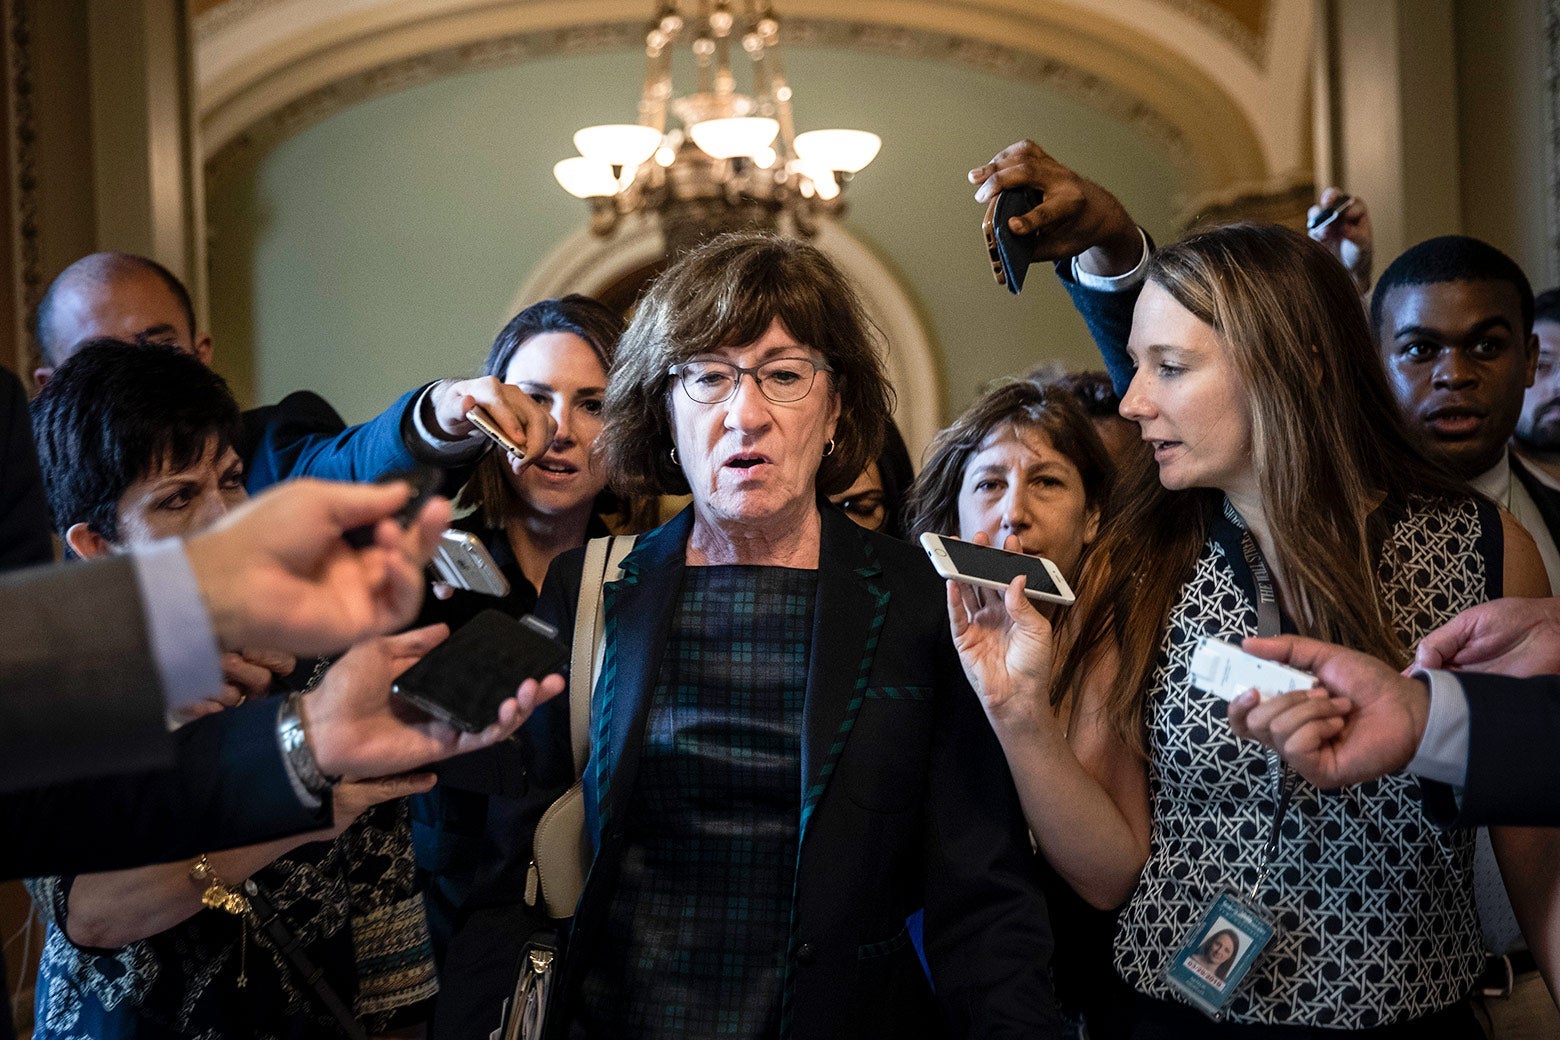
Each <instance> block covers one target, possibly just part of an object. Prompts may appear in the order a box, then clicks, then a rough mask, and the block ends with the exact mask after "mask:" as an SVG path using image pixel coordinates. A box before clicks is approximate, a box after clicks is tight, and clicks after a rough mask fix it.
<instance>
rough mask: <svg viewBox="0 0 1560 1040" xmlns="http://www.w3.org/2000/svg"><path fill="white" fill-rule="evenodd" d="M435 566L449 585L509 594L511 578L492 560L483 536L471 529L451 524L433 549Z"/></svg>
mask: <svg viewBox="0 0 1560 1040" xmlns="http://www.w3.org/2000/svg"><path fill="white" fill-rule="evenodd" d="M433 569H434V571H435V572H436V573H437V574H438V575H439V580H440V581H442V582H444V584H446V585H453V586H455V587H456V588H457V589H465V590H466V591H467V592H480V593H482V594H483V595H484V596H507V595H509V579H507V578H505V577H504V572H503V571H501V570H499V569H498V564H497V563H495V562H493V556H492V554H490V553H489V552H488V551H487V547H486V546H484V545H483V544H482V539H480V538H478V537H477V536H476V535H474V534H472V533H471V532H470V531H457V530H455V529H454V528H451V529H450V530H448V531H445V532H444V533H443V534H442V535H440V536H439V547H438V548H437V549H436V550H434V554H433Z"/></svg>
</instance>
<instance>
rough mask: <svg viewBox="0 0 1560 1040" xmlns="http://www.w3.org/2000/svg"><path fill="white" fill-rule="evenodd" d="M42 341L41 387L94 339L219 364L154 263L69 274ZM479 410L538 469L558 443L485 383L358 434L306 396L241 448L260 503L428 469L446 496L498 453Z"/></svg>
mask: <svg viewBox="0 0 1560 1040" xmlns="http://www.w3.org/2000/svg"><path fill="white" fill-rule="evenodd" d="M37 333H38V345H39V348H40V349H41V350H42V352H43V364H42V365H40V366H39V367H38V368H37V369H36V370H35V371H34V373H33V375H34V378H35V379H36V381H37V383H38V385H39V386H43V385H44V384H46V383H47V382H48V381H49V378H50V377H51V376H52V375H53V374H54V370H55V369H56V368H57V367H59V366H60V365H62V364H64V363H65V362H66V361H67V360H69V358H70V357H71V356H72V355H73V354H74V353H75V352H76V351H77V350H79V349H80V348H81V346H82V345H83V344H85V343H87V342H89V341H91V340H94V339H101V338H109V339H118V340H123V341H125V342H129V343H136V344H140V345H148V344H163V345H166V346H172V347H176V348H178V349H179V350H182V351H184V352H185V353H187V354H193V355H195V356H196V357H197V358H199V359H200V360H201V362H202V363H205V364H210V363H211V357H212V341H211V336H210V335H209V334H207V333H204V332H198V331H197V330H196V328H195V310H194V307H193V306H192V304H191V302H190V296H189V292H188V290H186V289H185V287H184V285H183V283H181V282H180V281H179V280H178V279H177V278H176V277H174V275H173V274H172V272H170V271H168V269H167V268H165V267H163V266H162V265H161V264H158V263H157V262H156V261H154V260H151V259H148V258H147V257H143V256H135V255H133V254H129V253H93V254H92V255H90V256H86V257H83V258H82V259H80V260H77V261H76V262H75V263H73V264H71V265H70V266H69V267H67V268H66V269H65V270H64V271H63V272H61V273H60V275H59V276H58V277H57V278H55V279H54V281H53V282H52V283H51V284H50V285H49V288H48V290H47V291H46V292H45V293H44V296H43V299H42V300H41V301H39V304H38V317H37ZM477 405H480V406H481V407H482V408H484V409H486V410H487V412H488V413H489V414H490V415H492V416H493V419H494V421H495V422H496V423H497V424H498V425H499V427H500V428H502V429H503V430H504V431H505V432H506V433H507V434H509V435H510V437H512V438H513V439H514V440H515V442H516V443H518V444H520V445H521V446H523V447H524V448H525V452H526V458H527V459H533V460H534V459H536V458H539V457H540V456H541V455H542V453H543V452H544V451H545V450H546V448H547V445H548V444H550V443H551V442H552V429H553V423H552V418H551V417H550V416H549V415H548V414H547V412H546V411H545V410H544V409H542V408H540V407H539V406H538V405H536V404H535V402H533V401H531V400H530V398H529V397H527V396H526V394H524V393H523V392H522V391H520V390H519V389H518V388H516V387H511V386H506V385H505V384H503V383H501V382H500V381H499V380H497V379H495V378H493V377H491V376H484V377H482V378H479V379H463V380H454V379H445V380H441V381H439V382H437V383H431V384H429V385H428V386H425V387H419V388H418V389H416V390H412V391H408V392H407V393H405V394H403V395H402V396H401V397H400V398H398V399H397V400H396V401H395V403H394V404H392V405H391V406H390V407H389V408H388V409H386V410H385V411H384V412H383V413H381V414H380V415H379V416H377V417H376V418H374V419H371V420H370V421H368V422H366V423H363V424H361V425H359V426H352V427H348V426H346V425H345V424H344V423H343V422H342V421H341V417H340V416H339V415H337V414H336V411H335V409H333V408H331V406H330V405H329V404H327V403H326V402H325V401H324V400H323V399H322V398H321V397H319V396H318V395H317V394H314V393H310V392H308V391H300V392H298V393H294V394H290V395H288V396H287V397H286V398H284V399H283V400H282V402H281V403H280V404H276V405H269V406H266V407H263V408H256V409H253V410H251V411H249V412H246V413H245V414H244V428H243V432H242V433H241V435H240V436H239V438H238V443H237V445H236V446H237V449H238V454H239V457H240V458H241V459H242V460H243V462H244V469H245V472H246V474H247V477H246V482H247V485H248V487H249V490H250V491H251V492H254V491H259V490H260V489H261V488H264V487H268V486H270V485H271V484H273V483H276V482H277V481H279V480H284V479H286V478H288V477H293V476H315V477H323V478H326V479H330V480H374V479H376V478H378V477H380V476H383V475H384V474H386V473H394V472H403V471H406V470H409V469H411V468H412V467H413V466H415V465H417V464H419V463H421V464H425V465H431V466H436V467H440V468H444V469H447V470H450V477H449V480H448V481H447V483H446V486H445V489H446V490H447V491H453V490H454V489H455V488H456V487H459V485H460V483H461V482H462V481H463V480H464V478H465V476H467V475H469V469H468V468H467V467H469V466H470V465H471V464H472V463H474V462H475V461H476V459H477V457H478V456H480V455H481V453H482V452H483V451H484V450H485V449H486V447H487V444H488V442H487V441H486V440H485V439H483V437H482V435H481V434H480V433H478V432H477V431H476V429H475V427H473V426H472V424H471V423H470V422H469V421H467V419H466V413H467V412H468V411H470V410H471V408H472V407H473V406H477ZM511 464H512V465H514V466H515V467H516V469H517V470H518V469H519V467H520V463H519V462H518V461H515V462H512V463H511Z"/></svg>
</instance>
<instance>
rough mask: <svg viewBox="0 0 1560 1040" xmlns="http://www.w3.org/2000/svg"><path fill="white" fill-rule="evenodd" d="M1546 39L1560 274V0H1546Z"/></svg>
mask: <svg viewBox="0 0 1560 1040" xmlns="http://www.w3.org/2000/svg"><path fill="white" fill-rule="evenodd" d="M1544 42H1545V54H1546V56H1547V57H1548V68H1547V69H1546V70H1545V73H1546V74H1545V77H1544V86H1545V94H1546V95H1547V96H1548V99H1549V134H1548V137H1547V143H1548V151H1549V156H1548V158H1549V271H1550V274H1551V276H1556V275H1560V0H1545V2H1544Z"/></svg>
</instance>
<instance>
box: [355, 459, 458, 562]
mask: <svg viewBox="0 0 1560 1040" xmlns="http://www.w3.org/2000/svg"><path fill="white" fill-rule="evenodd" d="M442 477H443V475H442V474H441V473H440V472H439V471H438V470H436V469H434V468H433V467H432V466H415V467H413V468H412V469H409V470H406V471H404V472H400V473H387V474H385V475H384V476H382V477H380V478H379V479H378V480H376V481H374V483H376V484H394V483H395V482H397V481H401V482H403V483H406V484H410V485H411V487H412V497H411V498H408V499H407V500H406V505H404V506H402V507H401V508H400V509H397V510H396V511H395V516H394V517H393V519H394V520H395V522H396V523H397V524H399V525H400V527H401V529H402V530H403V531H404V530H405V529H406V528H408V527H410V526H411V524H412V521H413V520H415V519H417V514H418V513H421V512H422V508H423V505H424V504H425V503H426V502H427V501H428V499H429V498H430V497H431V496H433V495H435V494H437V493H438V490H439V482H440V480H441V479H442ZM342 538H344V539H346V542H347V544H348V545H350V546H352V548H354V549H363V548H366V547H368V546H370V545H372V544H374V528H373V527H372V526H366V527H354V528H352V530H350V531H347V532H346V533H344V534H343V535H342Z"/></svg>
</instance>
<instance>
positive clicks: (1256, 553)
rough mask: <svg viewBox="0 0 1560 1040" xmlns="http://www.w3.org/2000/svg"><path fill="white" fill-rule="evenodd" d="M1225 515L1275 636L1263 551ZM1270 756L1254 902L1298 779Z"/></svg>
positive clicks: (1262, 623) (1260, 624)
mask: <svg viewBox="0 0 1560 1040" xmlns="http://www.w3.org/2000/svg"><path fill="white" fill-rule="evenodd" d="M1224 515H1225V518H1226V519H1228V520H1229V521H1230V522H1231V523H1233V524H1234V525H1235V526H1236V527H1238V528H1239V529H1240V550H1241V553H1242V554H1243V555H1244V556H1245V557H1246V566H1247V567H1249V568H1250V569H1251V576H1252V578H1253V579H1254V580H1255V582H1256V586H1257V635H1259V636H1276V635H1278V634H1279V631H1280V629H1281V628H1282V623H1281V621H1280V618H1279V611H1278V596H1277V595H1276V594H1275V593H1274V590H1273V578H1272V575H1271V574H1270V573H1269V572H1268V568H1267V561H1265V560H1263V559H1262V550H1261V549H1258V548H1257V540H1256V539H1255V538H1253V537H1252V536H1251V530H1250V529H1249V528H1248V527H1247V526H1246V522H1245V520H1243V519H1242V518H1241V515H1240V514H1239V513H1238V512H1236V511H1235V507H1234V506H1233V505H1232V504H1231V503H1230V500H1229V499H1227V498H1226V499H1225V500H1224ZM1265 754H1266V756H1267V766H1268V775H1269V776H1271V777H1273V801H1274V809H1273V826H1272V827H1271V828H1270V829H1269V830H1268V836H1267V841H1266V842H1265V843H1264V844H1263V846H1262V863H1261V865H1260V866H1259V867H1258V868H1257V880H1256V881H1255V882H1253V883H1252V886H1251V894H1250V895H1249V896H1248V897H1247V898H1248V899H1252V900H1255V899H1256V898H1257V892H1258V890H1259V889H1261V888H1262V883H1263V882H1264V881H1266V880H1267V878H1268V874H1269V873H1270V872H1271V871H1272V869H1273V857H1274V855H1276V854H1277V852H1278V839H1279V837H1280V835H1281V833H1282V830H1283V826H1284V814H1285V813H1287V812H1288V811H1289V801H1290V799H1291V798H1292V797H1293V796H1294V791H1295V778H1294V774H1292V773H1291V772H1290V771H1289V769H1288V767H1286V766H1285V765H1284V761H1283V759H1281V758H1279V757H1278V752H1276V751H1274V750H1273V749H1272V748H1267V749H1265Z"/></svg>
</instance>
